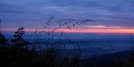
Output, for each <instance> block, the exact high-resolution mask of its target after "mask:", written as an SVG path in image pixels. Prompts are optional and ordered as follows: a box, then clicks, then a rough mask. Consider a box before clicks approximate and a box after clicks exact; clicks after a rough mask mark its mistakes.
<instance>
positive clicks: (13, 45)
mask: <svg viewBox="0 0 134 67" xmlns="http://www.w3.org/2000/svg"><path fill="white" fill-rule="evenodd" d="M72 21H75V20H71V21H69V22H72ZM79 21H80V20H79ZM86 21H89V20H86ZM86 21H81V22H86ZM48 22H49V23H51V22H52V21H51V18H50V20H49V21H48ZM60 22H62V21H60ZM59 24H61V23H59ZM64 24H65V25H64V26H63V27H64V28H68V29H70V27H71V26H74V24H72V25H69V24H67V23H66V22H65V21H64ZM78 24H79V22H78ZM62 25H63V24H61V26H59V27H62ZM47 26H49V24H48V25H47ZM65 26H67V27H65ZM44 27H45V28H46V26H44ZM47 28H48V29H49V31H47V32H46V31H43V32H45V33H46V34H45V35H46V36H47V37H45V38H41V37H40V36H39V35H41V33H42V31H41V32H38V31H35V33H36V34H38V35H35V37H36V39H35V41H34V42H32V43H31V42H29V41H28V40H27V39H25V38H23V36H24V34H25V31H24V27H21V28H19V29H18V30H17V31H16V32H15V33H14V35H13V37H12V38H11V39H7V38H6V37H5V36H4V35H3V34H2V32H0V67H134V52H133V51H131V52H130V53H129V52H127V53H125V54H123V53H117V54H111V55H104V56H100V57H95V58H90V59H83V60H81V59H80V57H81V53H82V52H81V50H80V46H79V45H78V43H74V42H72V41H71V40H70V39H69V38H64V39H63V38H61V36H62V34H63V32H61V31H60V32H58V34H59V41H58V42H52V40H53V37H54V35H53V34H57V33H54V32H55V30H56V29H58V28H54V29H53V30H51V31H50V27H47ZM37 32H38V33H37ZM52 33H53V34H52ZM44 40H45V41H46V42H45V43H42V41H44ZM62 41H64V42H62ZM40 43H41V44H42V45H46V47H45V48H43V47H41V46H39V44H40ZM66 43H71V44H72V45H75V48H74V51H73V52H71V53H70V52H69V53H68V52H66V53H62V51H61V50H62V49H63V48H64V49H66V47H65V44H66ZM61 48H62V49H61ZM115 55H117V56H115ZM118 55H119V56H118ZM124 55H127V56H124ZM115 57H117V58H115ZM96 58H99V59H96Z"/></svg>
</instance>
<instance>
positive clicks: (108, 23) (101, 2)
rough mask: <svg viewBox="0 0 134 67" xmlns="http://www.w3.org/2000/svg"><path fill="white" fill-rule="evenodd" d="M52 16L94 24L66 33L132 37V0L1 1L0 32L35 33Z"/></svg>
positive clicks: (133, 14)
mask: <svg viewBox="0 0 134 67" xmlns="http://www.w3.org/2000/svg"><path fill="white" fill-rule="evenodd" d="M51 16H54V17H55V18H58V19H91V20H94V22H89V23H86V24H83V25H81V26H80V27H79V28H78V29H76V28H75V29H72V30H65V32H81V33H82V32H85V33H118V34H119V33H125V34H126V33H127V34H130V33H132V34H134V0H0V19H1V22H2V23H1V24H2V30H3V31H15V30H16V29H17V28H19V27H20V26H24V27H25V28H26V31H35V29H36V28H41V27H43V25H44V24H45V22H46V21H47V20H48V19H49V18H50V17H51Z"/></svg>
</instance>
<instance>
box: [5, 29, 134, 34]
mask: <svg viewBox="0 0 134 67" xmlns="http://www.w3.org/2000/svg"><path fill="white" fill-rule="evenodd" d="M16 30H17V28H3V31H7V32H15V31H16ZM24 30H25V31H26V32H35V31H36V29H33V28H27V29H24ZM58 31H59V30H58ZM63 32H69V33H71V32H72V33H75V32H77V33H109V34H110V33H111V34H112V33H113V34H116V33H117V34H119V33H123V34H130V33H131V34H134V29H123V28H121V29H64V30H63Z"/></svg>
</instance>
